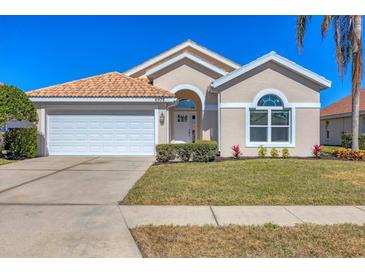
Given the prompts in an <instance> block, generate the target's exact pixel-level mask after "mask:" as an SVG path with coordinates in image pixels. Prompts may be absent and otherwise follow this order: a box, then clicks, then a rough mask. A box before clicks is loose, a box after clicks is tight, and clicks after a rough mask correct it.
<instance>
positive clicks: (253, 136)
mask: <svg viewBox="0 0 365 274" xmlns="http://www.w3.org/2000/svg"><path fill="white" fill-rule="evenodd" d="M250 140H251V142H266V141H267V127H251V128H250Z"/></svg>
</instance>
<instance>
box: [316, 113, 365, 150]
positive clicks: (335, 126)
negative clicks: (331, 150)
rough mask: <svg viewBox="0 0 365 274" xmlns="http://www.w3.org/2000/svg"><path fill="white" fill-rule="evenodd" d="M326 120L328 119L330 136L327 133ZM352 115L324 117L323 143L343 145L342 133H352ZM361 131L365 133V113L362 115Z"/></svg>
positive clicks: (322, 128) (322, 122) (322, 126)
mask: <svg viewBox="0 0 365 274" xmlns="http://www.w3.org/2000/svg"><path fill="white" fill-rule="evenodd" d="M326 121H328V131H329V138H327V135H326ZM351 125H352V122H351V117H344V118H335V119H333V118H332V119H322V120H321V144H324V145H333V146H339V145H341V136H342V133H344V132H347V133H351V131H352V126H351ZM360 132H361V133H362V134H365V115H360Z"/></svg>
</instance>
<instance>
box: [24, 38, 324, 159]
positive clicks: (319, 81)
mask: <svg viewBox="0 0 365 274" xmlns="http://www.w3.org/2000/svg"><path fill="white" fill-rule="evenodd" d="M330 86H331V82H330V81H329V80H327V79H325V78H324V77H322V76H320V75H318V74H316V73H314V72H312V71H310V70H308V69H305V68H303V67H302V66H300V65H298V64H296V63H294V62H292V61H290V60H288V59H286V58H284V57H282V56H280V55H279V54H277V53H275V52H270V53H268V54H266V55H264V56H262V57H260V58H258V59H256V60H254V61H252V62H251V63H249V64H246V65H244V66H241V65H239V64H238V63H236V62H233V61H231V60H229V59H227V58H225V57H223V56H221V55H219V54H217V53H215V52H213V51H211V50H209V49H207V48H205V47H202V46H201V45H199V44H197V43H195V42H193V41H191V40H188V41H186V42H184V43H182V44H179V45H177V46H176V47H174V48H172V49H170V50H167V51H165V52H163V53H161V54H160V55H157V56H156V57H153V58H151V59H149V60H147V61H146V62H144V63H142V64H140V65H138V66H136V67H134V68H131V69H130V70H128V71H126V72H124V73H119V72H110V73H106V74H102V75H97V76H93V77H89V78H85V79H81V80H76V81H72V82H67V83H64V84H60V85H55V86H51V87H46V88H42V89H39V90H34V91H31V92H29V93H28V95H29V97H30V99H31V100H32V101H33V102H34V104H35V106H36V108H37V111H38V115H39V125H38V128H39V136H40V138H39V144H40V146H39V147H40V150H39V154H40V155H151V156H152V155H154V154H155V146H156V145H157V144H165V143H191V142H194V141H195V140H217V141H218V144H219V149H220V151H221V155H222V156H231V155H232V150H231V147H232V146H233V145H236V144H238V145H240V147H241V150H242V153H243V155H246V156H255V155H257V149H258V147H259V146H261V145H262V146H265V147H269V148H271V147H275V148H284V147H285V148H289V151H290V154H291V155H293V156H310V155H311V153H312V146H313V145H314V144H317V143H319V135H320V133H319V126H320V91H321V90H323V89H326V88H328V87H330Z"/></svg>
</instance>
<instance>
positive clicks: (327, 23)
mask: <svg viewBox="0 0 365 274" xmlns="http://www.w3.org/2000/svg"><path fill="white" fill-rule="evenodd" d="M332 19H333V16H331V15H325V16H323V21H322V25H321V34H322V39H324V38H326V35H327V32H328V29H329V27H330V26H331V21H332Z"/></svg>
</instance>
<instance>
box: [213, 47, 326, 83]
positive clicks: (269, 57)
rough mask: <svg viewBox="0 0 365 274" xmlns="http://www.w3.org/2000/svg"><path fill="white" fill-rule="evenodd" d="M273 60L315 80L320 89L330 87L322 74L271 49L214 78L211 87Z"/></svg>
mask: <svg viewBox="0 0 365 274" xmlns="http://www.w3.org/2000/svg"><path fill="white" fill-rule="evenodd" d="M270 61H273V62H275V63H277V64H279V65H281V66H283V67H285V68H287V69H289V70H291V71H293V72H295V73H298V74H299V75H301V76H303V77H304V78H307V79H309V80H311V81H312V82H315V83H316V84H318V85H319V86H320V88H321V89H325V88H329V87H331V81H329V80H327V79H326V78H324V77H323V76H320V75H318V74H317V73H314V72H313V71H310V70H309V69H306V68H304V67H302V66H300V65H298V64H297V63H295V62H293V61H291V60H289V59H287V58H285V57H283V56H281V55H279V54H278V53H276V52H275V51H271V52H269V53H267V54H265V55H263V56H261V57H259V58H257V59H255V60H253V61H252V62H250V63H248V64H246V65H244V66H242V67H240V68H239V69H236V70H234V71H232V72H230V73H228V74H227V75H225V76H223V77H221V78H219V79H217V80H215V81H213V82H212V87H213V88H216V87H219V86H221V85H222V84H224V83H226V82H228V81H231V80H232V79H235V78H237V77H238V76H240V75H242V74H245V73H247V72H248V71H251V70H253V69H254V68H257V67H258V66H261V65H263V64H265V63H267V62H270Z"/></svg>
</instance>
